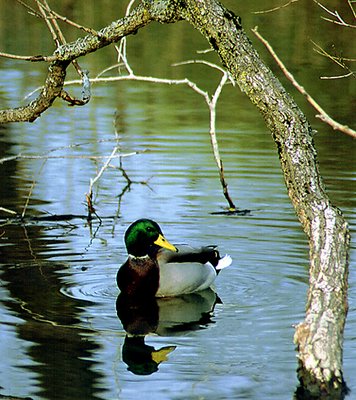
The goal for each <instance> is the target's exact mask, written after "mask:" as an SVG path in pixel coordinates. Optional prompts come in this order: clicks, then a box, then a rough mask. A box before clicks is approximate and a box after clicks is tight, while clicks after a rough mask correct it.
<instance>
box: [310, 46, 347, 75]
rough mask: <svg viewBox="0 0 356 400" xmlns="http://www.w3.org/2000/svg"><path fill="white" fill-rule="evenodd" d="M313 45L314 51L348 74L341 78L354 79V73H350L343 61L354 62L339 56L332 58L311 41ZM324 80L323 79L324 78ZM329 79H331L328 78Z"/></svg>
mask: <svg viewBox="0 0 356 400" xmlns="http://www.w3.org/2000/svg"><path fill="white" fill-rule="evenodd" d="M311 42H312V43H313V45H314V46H315V47H316V49H315V51H316V52H317V53H318V54H320V55H322V56H323V57H327V58H329V59H330V60H331V61H333V62H334V63H336V64H337V65H338V66H339V67H341V68H343V69H344V70H346V71H348V74H346V75H343V77H346V76H347V77H348V76H353V77H354V78H355V74H354V72H352V71H351V69H350V68H349V67H348V66H347V65H346V64H345V61H350V62H351V61H354V60H353V59H351V58H345V57H339V56H333V55H331V54H329V53H328V52H327V51H325V50H324V49H323V48H322V47H321V46H319V45H318V44H317V43H315V42H313V41H311ZM322 79H323V78H322ZM324 79H325V78H324ZM329 79H331V78H329Z"/></svg>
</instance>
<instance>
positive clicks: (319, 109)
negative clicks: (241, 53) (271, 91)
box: [252, 27, 356, 138]
mask: <svg viewBox="0 0 356 400" xmlns="http://www.w3.org/2000/svg"><path fill="white" fill-rule="evenodd" d="M252 32H253V33H254V34H255V35H256V36H257V38H258V39H259V40H260V41H261V42H262V43H263V44H264V45H265V47H266V48H267V50H268V51H269V52H270V54H271V55H272V57H273V58H274V60H275V61H276V62H277V64H278V66H279V67H280V68H281V70H282V72H283V73H284V75H285V76H286V77H287V79H288V80H289V81H290V82H292V84H293V86H294V87H295V88H296V89H297V90H298V91H299V92H300V93H301V94H302V95H303V96H305V97H306V99H307V101H308V102H309V104H311V105H312V107H314V108H315V110H316V111H317V112H318V114H317V115H316V117H317V118H319V119H321V120H322V121H324V122H326V123H327V124H328V125H330V126H331V127H332V128H333V129H335V130H339V131H341V132H343V133H346V134H347V135H350V136H351V137H353V138H356V131H354V130H353V129H351V128H349V127H348V126H346V125H342V124H340V123H339V122H337V121H335V120H334V119H332V118H331V117H330V116H329V115H328V114H327V113H326V112H325V111H324V109H323V108H322V107H321V106H320V105H319V104H318V103H317V102H316V101H315V100H314V99H313V98H312V97H311V96H310V94H309V93H308V92H307V91H306V90H305V89H304V88H303V86H301V85H299V83H298V82H297V81H296V80H295V78H294V76H293V75H292V74H291V73H290V72H289V71H288V70H287V68H286V67H285V65H284V64H283V62H282V61H281V60H280V58H279V57H278V56H277V54H276V53H275V52H274V50H273V48H272V46H271V45H270V44H269V43H268V41H267V40H266V39H264V38H263V37H262V36H261V34H260V33H259V32H258V31H257V27H255V28H254V29H252Z"/></svg>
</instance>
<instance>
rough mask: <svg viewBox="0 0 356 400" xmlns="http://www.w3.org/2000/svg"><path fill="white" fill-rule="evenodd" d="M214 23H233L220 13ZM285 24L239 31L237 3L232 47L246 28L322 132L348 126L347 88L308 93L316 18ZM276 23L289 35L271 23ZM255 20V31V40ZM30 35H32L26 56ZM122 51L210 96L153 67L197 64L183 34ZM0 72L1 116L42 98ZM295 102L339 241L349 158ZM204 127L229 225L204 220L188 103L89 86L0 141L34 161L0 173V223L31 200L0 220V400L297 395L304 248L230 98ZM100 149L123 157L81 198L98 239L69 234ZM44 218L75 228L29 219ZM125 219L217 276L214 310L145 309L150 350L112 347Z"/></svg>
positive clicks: (210, 185) (34, 81)
mask: <svg viewBox="0 0 356 400" xmlns="http://www.w3.org/2000/svg"><path fill="white" fill-rule="evenodd" d="M107 3H110V2H107ZM0 4H1V9H2V10H1V11H2V12H1V15H5V14H4V13H3V12H5V11H6V13H9V12H10V10H8V9H6V7H7V6H6V2H0ZM263 4H265V3H263ZM228 6H229V7H230V8H234V7H235V5H234V2H231V1H230V3H229V4H228ZM81 7H83V6H82V4H81V2H77V3H75V5H73V7H72V8H71V9H68V10H69V11H68V12H70V13H72V15H71V16H72V17H73V18H74V17H76V18H78V19H79V20H81V19H80V18H83V19H84V20H85V21H84V22H86V23H87V24H88V25H93V26H94V27H99V26H101V25H103V24H105V23H106V22H105V21H109V20H110V18H111V19H112V16H108V15H106V13H105V12H101V13H98V11H97V10H95V9H94V8H93V10H91V7H86V8H85V10H86V11H85V14H84V15H82V14H81V13H80V10H81V9H82V8H81ZM293 7H294V8H292V7H290V8H288V9H286V10H285V11H283V13H282V12H279V13H274V14H271V15H270V16H269V17H267V16H261V15H254V14H251V11H253V10H258V9H261V4H259V2H257V1H255V2H251V4H250V5H249V6H247V5H243V8H242V11H241V13H242V17H243V20H245V24H246V29H249V28H250V27H253V26H254V25H256V24H259V25H260V30H261V29H262V27H263V31H264V32H266V34H268V37H269V38H270V40H271V41H272V40H275V43H276V49H277V50H278V51H279V52H280V55H281V56H283V59H284V61H285V62H286V63H288V64H289V65H291V66H292V70H293V73H295V75H296V76H297V77H298V79H301V80H302V82H303V84H304V85H305V87H308V89H310V91H311V92H312V93H313V95H315V96H318V99H319V100H320V102H322V104H323V106H324V107H325V108H326V109H328V111H329V112H330V114H332V115H333V116H334V117H335V118H336V119H340V120H341V121H342V122H344V123H345V124H349V125H353V124H354V105H355V103H354V97H352V93H355V91H354V88H355V83H354V82H353V81H350V80H349V81H346V80H344V81H342V82H341V81H340V80H338V81H329V82H325V81H322V80H320V79H318V77H319V76H320V75H325V74H335V72H336V70H335V67H334V66H333V65H331V64H330V62H329V61H328V60H326V59H324V58H320V57H319V56H316V55H315V53H314V52H313V50H312V45H311V44H310V42H309V37H311V38H312V39H313V40H315V41H316V40H319V39H320V40H321V38H322V37H323V29H325V26H324V25H321V24H320V21H319V17H320V13H319V10H315V9H313V8H312V7H311V6H310V5H309V6H308V5H303V4H302V3H301V4H300V5H299V6H298V5H295V6H293ZM334 7H335V5H334ZM263 8H267V6H266V7H265V5H264V6H263ZM95 11H96V13H95ZM12 12H13V13H14V18H17V20H21V18H25V15H24V12H23V11H22V13H21V12H20V11H18V10H17V11H15V10H12ZM108 13H109V12H108ZM109 14H110V13H109ZM6 15H7V14H6ZM96 15H97V17H96ZM290 16H293V17H294V18H293V19H292V23H291V21H288V23H287V22H286V18H288V17H290ZM26 18H27V17H26ZM268 18H273V23H274V25H273V26H272V27H271V26H268V25H270V23H269V22H268V23H267V22H266V21H267V19H268ZM297 20H298V21H299V22H298V23H296V21H297ZM81 21H83V20H81ZM268 21H270V20H268ZM84 22H83V23H84ZM32 24H33V25H31V29H32V30H33V33H34V35H38V37H39V38H41V37H43V38H44V37H45V36H46V35H44V34H42V36H41V33H40V32H39V31H38V30H36V29H35V26H36V25H35V23H34V22H32ZM326 26H327V28H328V29H329V31H328V32H329V33H328V34H329V36H330V38H334V37H335V43H336V44H342V43H347V39H348V37H347V33H345V31H344V30H343V31H337V32H336V29H337V28H336V27H334V26H331V25H326ZM277 27H278V29H277ZM10 29H11V26H9V24H8V23H7V21H6V20H4V19H2V25H1V31H0V32H1V34H0V40H1V43H2V45H1V47H4V49H3V50H4V51H8V52H16V53H19V54H20V53H24V54H28V53H31V50H30V49H31V47H28V48H26V45H28V46H30V45H31V43H27V42H26V40H24V41H23V42H21V44H19V42H17V41H16V36H15V37H13V38H12V40H6V41H5V40H4V38H6V39H8V37H7V36H6V35H7V34H8V32H9V30H10ZM282 30H284V32H285V34H284V35H283V40H281V39H280V36H279V35H280V32H281V31H282ZM324 32H325V31H324ZM336 33H337V35H336ZM251 36H252V34H251ZM157 37H160V40H157ZM350 37H351V36H350ZM185 40H189V46H187V44H186V43H185ZM34 42H35V43H36V45H37V46H38V49H36V52H35V53H36V54H37V53H39V52H49V50H48V49H50V48H51V44H50V42H49V41H48V42H47V41H46V40H45V39H41V40H38V42H36V40H35V41H34ZM291 44H292V45H291ZM32 45H33V44H32ZM129 45H130V46H131V54H130V55H131V59H132V63H133V65H134V66H135V68H136V70H137V72H139V73H148V74H152V75H153V74H154V75H157V76H161V77H165V76H168V77H181V76H184V75H188V76H189V77H190V78H191V79H192V80H196V81H197V82H198V83H199V84H201V85H202V86H203V87H204V88H207V89H208V90H210V91H212V90H213V88H214V85H216V83H217V82H218V79H219V76H218V75H217V74H216V72H213V71H210V70H209V69H208V68H206V67H199V66H196V65H194V66H185V67H180V68H179V69H177V68H172V67H170V64H171V63H172V62H176V61H180V60H185V59H188V58H192V57H194V50H195V49H197V48H198V49H203V48H205V47H206V44H205V43H204V41H203V40H202V39H201V38H200V37H199V36H198V35H197V34H196V33H194V32H193V30H191V28H189V27H188V26H187V25H185V24H179V25H176V26H169V27H165V26H159V25H155V26H152V27H149V28H148V29H147V30H146V31H144V32H142V33H141V32H140V33H139V35H137V37H134V38H130V42H129ZM256 45H257V46H259V45H258V44H257V43H256ZM166 49H170V51H166ZM101 54H102V55H101V56H98V55H92V56H90V57H88V58H87V59H83V60H81V62H82V64H83V66H84V65H85V66H86V67H87V68H89V69H90V70H91V76H95V74H96V73H98V72H100V71H101V70H102V69H103V68H105V67H107V66H108V65H110V64H111V63H114V62H115V53H114V51H113V50H111V51H106V50H105V51H104V52H102V53H101ZM199 57H201V56H199ZM208 57H209V59H213V56H211V55H209V56H208ZM265 57H266V59H268V57H267V56H265ZM268 60H269V59H268ZM0 68H1V74H0V101H1V105H2V107H7V106H11V105H17V104H18V102H19V99H21V98H22V97H23V96H25V95H26V94H27V93H28V92H29V91H31V90H33V89H34V88H35V87H36V86H38V85H40V84H41V82H42V81H43V76H44V75H43V73H44V67H43V66H41V67H37V66H34V65H33V64H31V65H27V64H25V63H20V62H19V63H17V62H16V63H15V62H12V61H9V60H1V59H0ZM288 88H289V90H291V92H292V89H291V88H290V87H288ZM292 93H293V92H292ZM296 97H297V99H298V100H299V102H300V104H301V106H302V107H303V109H304V110H305V112H306V114H307V115H308V117H310V119H311V122H312V124H313V126H314V128H315V129H317V130H318V134H317V135H316V145H317V148H318V152H319V160H320V169H321V172H322V174H323V177H324V180H325V183H326V186H327V188H328V191H329V193H330V196H331V198H332V200H333V202H334V203H335V204H336V205H338V206H339V207H340V208H341V209H342V210H343V212H344V213H345V215H346V217H347V219H348V221H349V223H350V226H351V229H352V231H353V232H354V226H355V209H356V197H355V177H356V174H355V163H354V155H355V143H354V141H352V140H351V139H349V138H348V137H345V136H343V135H342V134H340V133H337V132H334V131H332V130H331V129H328V128H326V127H325V126H324V125H322V124H321V123H320V122H318V120H317V119H315V118H314V112H313V111H311V110H310V109H309V108H308V107H307V106H306V104H305V103H304V101H303V100H301V99H300V98H299V97H298V96H296ZM217 123H218V134H219V144H220V150H221V155H222V157H223V161H224V165H225V171H226V178H227V181H228V184H229V188H230V191H231V196H232V197H233V199H234V201H235V202H236V203H237V205H238V206H239V207H240V208H241V209H249V210H251V212H250V213H249V214H247V215H241V216H226V215H219V214H218V215H213V214H211V213H212V212H216V211H221V210H223V208H224V207H225V206H226V204H225V202H224V199H223V196H222V193H221V188H220V186H219V180H218V176H217V173H216V167H215V164H214V160H213V157H212V153H211V148H210V142H209V137H208V133H207V132H208V114H207V109H206V105H205V104H204V102H203V100H202V99H201V98H200V97H199V96H198V95H197V94H196V93H193V92H191V91H190V90H189V89H188V88H184V87H167V86H163V85H149V84H142V83H138V82H126V83H117V84H107V85H105V84H103V85H95V87H94V89H93V99H92V101H91V102H90V103H89V104H88V105H87V106H85V107H82V108H68V107H66V106H65V105H63V104H61V103H60V102H59V101H58V102H56V104H55V106H54V107H53V108H51V109H50V110H49V111H48V112H47V113H45V114H44V115H43V116H42V117H41V118H40V119H39V120H37V121H36V122H35V123H34V124H13V125H7V126H2V127H1V128H0V138H1V142H0V148H1V154H0V157H11V156H14V155H17V154H19V153H21V154H23V155H26V156H39V155H44V154H46V155H49V156H51V157H52V158H47V159H44V158H43V157H41V158H18V159H14V160H12V161H8V162H5V163H3V164H0V168H1V169H0V171H1V185H0V206H1V207H6V208H8V209H11V210H15V211H16V212H18V213H20V214H21V213H22V212H23V210H24V207H25V204H26V201H27V199H28V197H29V192H30V190H31V196H30V199H29V203H28V206H27V208H26V212H25V215H26V217H27V219H26V222H25V223H18V222H16V223H15V222H14V221H11V220H7V217H8V214H5V213H1V216H2V219H1V227H0V235H1V237H0V252H1V256H0V257H1V259H0V267H1V269H0V283H1V284H0V291H1V297H0V299H1V301H0V322H1V331H0V332H1V333H0V335H1V341H0V349H1V353H0V354H1V355H2V357H1V362H0V372H1V373H0V394H2V395H5V394H6V395H13V396H15V395H16V396H21V397H26V396H30V397H32V398H34V399H116V398H118V399H119V398H120V399H134V398H137V395H138V394H140V393H147V395H145V398H147V399H198V398H199V399H213V398H214V399H216V398H218V399H232V398H234V399H235V398H236V399H292V398H293V394H294V392H295V389H296V387H297V384H298V382H297V379H296V372H295V370H296V357H295V355H296V353H295V350H294V345H293V334H294V328H293V324H296V323H298V322H300V321H301V320H302V319H303V315H304V307H305V299H306V291H307V283H308V246H307V241H306V238H305V235H304V233H303V232H302V230H301V227H300V225H299V223H298V221H297V219H296V216H295V213H294V210H293V208H292V206H291V204H290V201H289V199H288V196H287V193H286V189H285V186H284V182H283V178H282V175H281V171H280V167H279V161H278V157H277V153H276V150H275V148H274V145H273V143H272V140H271V138H270V135H269V133H268V132H267V131H266V129H265V126H264V124H263V121H262V120H261V118H260V116H259V115H258V114H256V111H255V110H254V108H253V107H252V106H251V105H250V104H249V103H248V101H247V100H246V98H245V97H244V96H243V95H242V94H240V93H239V91H238V90H237V89H234V88H232V87H227V88H226V89H225V90H224V92H223V95H222V97H221V102H220V103H219V107H218V121H217ZM115 129H116V131H117V134H118V137H116V136H115ZM74 145H75V146H74ZM115 145H118V146H119V147H120V152H121V154H123V155H126V154H130V153H132V152H138V154H135V155H131V156H127V157H123V158H122V160H121V161H122V164H121V165H120V161H119V159H115V160H113V161H112V165H113V166H114V167H115V168H109V169H108V170H107V171H106V172H105V173H104V175H103V176H102V178H101V179H100V182H99V185H98V186H95V207H96V210H97V213H98V215H99V216H100V217H101V218H102V222H101V223H99V221H98V220H94V221H93V222H92V224H91V225H89V224H88V223H87V221H86V220H85V218H82V217H81V216H83V215H85V214H86V208H85V204H84V201H85V193H87V192H88V187H89V180H90V178H94V177H95V175H96V173H97V172H98V170H99V169H100V168H101V166H102V160H100V159H96V160H93V159H90V158H89V157H92V156H96V157H99V156H107V155H109V154H110V153H111V152H112V150H113V148H114V146H115ZM59 156H60V157H59ZM120 167H122V168H123V169H124V171H125V173H127V174H128V176H129V177H130V179H131V181H132V183H131V185H129V186H128V185H127V180H126V179H125V178H124V177H123V174H122V170H120ZM31 188H32V189H31ZM53 214H55V215H64V214H71V215H75V216H76V217H75V218H71V219H66V220H61V221H53V220H50V218H47V219H43V218H42V217H44V216H45V217H49V216H51V215H53ZM143 216H146V217H150V218H152V219H154V220H156V221H157V222H159V223H160V225H161V227H162V229H163V231H164V233H165V235H166V236H167V238H168V239H169V240H170V241H172V242H173V243H174V242H186V243H192V244H216V245H218V246H219V248H220V250H221V252H222V253H225V252H226V253H229V254H230V255H231V256H232V258H233V264H232V266H231V267H229V268H228V269H226V270H224V271H223V272H222V273H221V274H220V275H219V277H218V280H217V281H216V292H217V293H218V295H219V298H220V300H221V301H217V299H216V296H215V294H214V293H213V292H211V291H206V292H203V293H201V294H195V295H192V296H185V297H183V298H177V299H165V300H160V301H158V303H157V304H148V305H147V310H146V309H145V313H143V314H144V317H145V318H146V323H147V325H148V326H152V327H154V330H155V333H151V334H149V335H147V336H146V337H145V340H144V341H143V340H141V341H138V340H132V339H130V338H127V337H126V332H125V330H124V327H123V324H124V325H125V327H126V328H127V327H132V326H133V324H134V322H135V319H134V318H131V317H132V316H131V315H128V316H126V317H125V318H126V319H124V320H123V321H120V319H119V318H118V316H117V308H118V310H119V312H120V303H119V305H118V307H117V296H118V290H117V288H116V283H115V275H116V271H117V269H118V267H119V265H121V263H122V262H123V261H124V260H125V257H126V252H125V248H124V245H123V240H122V237H123V233H124V231H125V229H126V227H127V226H128V224H130V223H131V222H132V221H133V220H134V219H136V218H140V217H143ZM33 217H39V218H40V219H34V218H33ZM41 218H42V219H41ZM352 246H353V247H352V251H351V264H350V290H349V303H350V310H349V315H348V320H347V325H346V330H345V344H344V353H345V354H344V368H345V379H346V381H347V383H348V386H349V387H350V389H351V395H350V396H349V398H350V399H351V398H352V397H353V396H355V391H356V379H355V376H356V374H355V371H356V363H355V358H356V346H355V343H356V340H355V339H356V337H355V331H356V307H355V304H356V296H355V284H356V275H355V246H354V244H353V245H352ZM122 309H123V308H122V305H121V310H122ZM141 318H143V316H142V315H141Z"/></svg>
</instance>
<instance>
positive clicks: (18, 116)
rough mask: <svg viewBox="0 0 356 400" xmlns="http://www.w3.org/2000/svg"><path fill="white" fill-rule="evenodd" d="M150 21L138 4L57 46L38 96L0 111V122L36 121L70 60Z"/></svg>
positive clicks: (59, 88) (55, 93)
mask: <svg viewBox="0 0 356 400" xmlns="http://www.w3.org/2000/svg"><path fill="white" fill-rule="evenodd" d="M151 21H152V16H151V14H150V13H149V12H148V10H147V9H146V7H144V6H143V5H142V4H140V5H139V6H138V7H136V8H135V9H134V10H133V11H132V13H131V14H130V15H128V16H126V17H124V18H121V19H119V20H117V21H115V22H113V23H111V24H110V25H109V26H107V27H105V28H103V29H101V30H100V31H99V32H98V35H93V34H89V35H87V36H85V37H84V38H80V39H78V40H77V41H75V42H71V43H67V44H63V45H61V46H59V47H58V48H57V49H56V50H55V52H54V53H53V56H52V57H53V58H55V61H52V62H51V64H50V65H49V68H48V74H47V78H46V81H45V84H44V87H43V89H42V90H41V92H40V94H39V95H38V97H37V98H36V99H35V100H33V101H32V102H30V103H29V104H27V105H25V106H23V107H17V108H11V109H7V110H0V123H7V122H21V121H29V122H33V121H35V120H36V119H37V118H38V117H39V116H40V115H41V114H42V113H43V112H44V111H46V110H47V109H48V108H49V107H50V106H51V105H52V103H53V102H54V100H55V99H56V98H57V97H60V96H61V94H62V89H63V85H64V81H65V77H66V69H67V67H68V65H69V64H70V63H71V62H72V61H73V60H76V59H77V58H79V57H81V56H84V55H86V54H88V53H92V52H94V51H96V50H98V49H100V48H102V47H105V46H108V45H109V44H111V43H114V42H118V41H119V40H120V39H122V38H123V37H125V36H127V35H130V34H134V33H136V32H137V30H138V29H139V28H141V27H143V26H145V25H147V24H148V23H149V22H151Z"/></svg>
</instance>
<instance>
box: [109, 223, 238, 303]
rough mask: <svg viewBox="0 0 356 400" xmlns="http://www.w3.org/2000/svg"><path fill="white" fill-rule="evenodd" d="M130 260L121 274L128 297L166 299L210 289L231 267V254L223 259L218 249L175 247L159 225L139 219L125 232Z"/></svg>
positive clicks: (120, 280)
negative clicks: (219, 274) (223, 271)
mask: <svg viewBox="0 0 356 400" xmlns="http://www.w3.org/2000/svg"><path fill="white" fill-rule="evenodd" d="M125 244H126V248H127V252H128V259H127V260H126V262H125V263H124V264H123V265H122V266H121V267H120V269H119V271H118V273H117V285H118V287H119V289H120V290H121V293H123V294H124V295H129V296H131V295H133V296H137V297H141V298H145V297H147V296H155V297H165V296H179V295H182V294H187V293H193V292H198V291H201V290H204V289H207V288H209V287H210V286H211V285H212V283H213V282H214V280H215V278H216V276H217V274H218V273H219V272H220V270H222V269H223V268H225V267H228V266H229V265H230V264H231V262H232V260H231V257H230V256H229V255H225V256H224V257H220V255H219V252H218V250H217V248H216V246H204V247H199V248H193V247H190V246H187V245H175V246H174V245H172V244H171V243H169V242H168V240H167V239H166V238H165V237H164V236H163V233H162V231H161V228H160V227H159V225H158V224H157V223H156V222H154V221H152V220H150V219H139V220H137V221H135V222H134V223H133V224H132V225H130V226H129V228H128V229H127V231H126V232H125Z"/></svg>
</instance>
